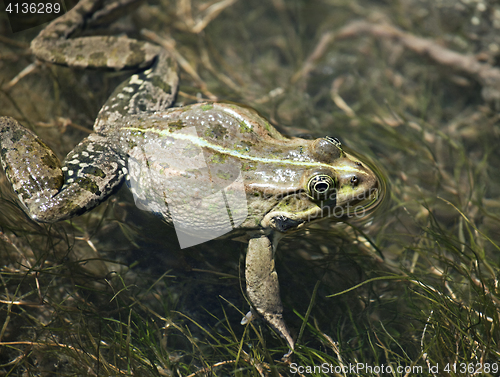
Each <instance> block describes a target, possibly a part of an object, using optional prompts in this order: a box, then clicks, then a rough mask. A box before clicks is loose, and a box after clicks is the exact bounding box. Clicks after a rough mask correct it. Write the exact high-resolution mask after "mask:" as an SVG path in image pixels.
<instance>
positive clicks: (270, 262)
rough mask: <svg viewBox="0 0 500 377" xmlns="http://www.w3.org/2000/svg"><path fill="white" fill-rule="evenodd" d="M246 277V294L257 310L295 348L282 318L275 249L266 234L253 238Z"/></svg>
mask: <svg viewBox="0 0 500 377" xmlns="http://www.w3.org/2000/svg"><path fill="white" fill-rule="evenodd" d="M245 278H246V282H247V294H248V298H249V299H250V302H251V303H252V305H253V307H254V309H255V310H256V311H257V313H259V314H260V315H261V316H262V317H263V318H264V319H265V320H266V321H267V322H268V323H269V324H270V325H271V326H273V327H274V328H275V329H276V331H277V332H278V333H279V334H280V335H281V336H282V337H283V338H285V340H286V341H287V343H288V346H289V347H290V349H291V350H293V349H294V341H293V339H292V337H291V335H290V332H289V331H288V328H287V327H286V324H285V321H284V320H283V305H282V304H281V298H280V288H279V282H278V274H277V273H276V269H275V266H274V251H273V246H272V244H271V241H270V240H269V238H268V237H266V236H260V237H256V238H251V239H250V242H249V243H248V251H247V256H246V267H245Z"/></svg>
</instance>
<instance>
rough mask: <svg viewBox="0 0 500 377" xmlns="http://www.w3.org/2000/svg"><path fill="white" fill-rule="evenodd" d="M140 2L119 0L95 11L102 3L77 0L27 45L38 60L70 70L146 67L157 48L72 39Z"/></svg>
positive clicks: (128, 41)
mask: <svg viewBox="0 0 500 377" xmlns="http://www.w3.org/2000/svg"><path fill="white" fill-rule="evenodd" d="M142 1H143V0H121V1H117V2H115V3H112V4H110V5H108V6H106V7H104V8H103V9H101V10H99V9H100V8H102V3H103V2H102V1H100V0H81V1H80V2H79V3H78V4H77V5H76V6H75V7H74V8H73V9H71V11H69V12H68V13H66V14H65V15H63V16H61V17H59V18H57V19H56V20H54V21H52V22H51V23H50V24H49V26H47V27H46V28H45V29H44V30H42V31H41V32H40V34H39V35H38V36H37V37H36V38H35V39H33V41H32V42H31V50H32V51H33V53H34V54H35V55H36V57H37V58H39V59H41V60H44V61H48V62H51V63H55V64H62V65H68V66H72V67H80V68H86V67H92V68H103V67H107V68H112V69H116V70H121V69H137V68H145V67H148V66H150V65H151V64H152V63H153V60H154V59H155V58H156V56H158V54H159V53H160V51H161V48H160V47H159V46H155V45H152V44H150V43H147V42H142V41H138V40H135V39H130V38H127V37H113V36H107V37H103V36H89V37H80V38H72V36H74V34H76V33H78V32H79V31H81V30H83V29H84V28H86V27H87V26H90V27H92V26H94V25H97V24H99V23H103V22H104V21H108V22H109V19H110V18H116V17H119V16H120V15H121V13H122V12H121V10H122V9H130V8H131V7H134V6H137V5H139V4H140V3H141V2H142ZM97 10H99V11H97ZM96 11H97V12H96ZM108 16H110V17H108Z"/></svg>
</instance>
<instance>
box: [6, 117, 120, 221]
mask: <svg viewBox="0 0 500 377" xmlns="http://www.w3.org/2000/svg"><path fill="white" fill-rule="evenodd" d="M0 151H1V155H0V157H1V158H0V160H1V163H2V166H3V168H4V170H5V173H6V175H7V178H8V179H9V181H10V182H11V184H12V187H13V188H14V191H15V192H16V193H17V195H18V197H19V200H20V201H21V203H22V204H23V205H24V207H25V208H26V212H27V213H28V214H29V215H30V217H31V218H32V219H33V220H36V221H41V222H54V221H59V220H64V219H67V218H70V217H73V216H76V215H78V214H81V213H84V212H86V211H88V210H89V209H91V208H93V207H95V206H96V205H97V204H99V203H100V202H101V201H103V200H105V199H106V198H107V197H108V196H109V195H110V194H112V193H113V192H114V190H115V189H117V188H118V187H119V185H120V184H121V183H122V182H123V177H124V173H125V172H126V170H125V161H124V160H123V158H122V157H121V156H120V155H119V154H118V153H116V152H115V151H114V150H113V149H112V148H111V146H110V145H109V143H107V142H106V141H105V139H104V138H103V137H101V136H99V135H97V134H92V135H90V136H89V137H87V138H86V139H85V140H83V141H82V142H81V143H80V144H79V145H77V146H76V147H75V149H73V150H72V151H71V152H70V153H69V154H68V156H67V157H66V159H65V161H64V162H63V165H62V166H61V163H60V162H59V160H58V158H57V156H56V155H55V154H54V152H53V151H52V150H51V149H50V148H49V147H48V146H47V145H45V143H43V142H42V141H41V140H40V139H39V138H38V137H37V136H36V135H35V134H34V133H33V132H31V131H29V130H27V129H26V128H24V127H23V126H22V125H21V124H20V123H19V122H17V121H16V120H15V119H13V118H9V117H0Z"/></svg>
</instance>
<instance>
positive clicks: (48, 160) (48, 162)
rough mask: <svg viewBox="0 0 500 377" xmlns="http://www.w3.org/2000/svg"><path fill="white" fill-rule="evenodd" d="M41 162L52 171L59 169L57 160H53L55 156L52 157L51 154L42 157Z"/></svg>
mask: <svg viewBox="0 0 500 377" xmlns="http://www.w3.org/2000/svg"><path fill="white" fill-rule="evenodd" d="M41 160H42V162H43V164H44V165H45V166H46V167H48V168H50V169H52V170H54V169H57V168H58V167H59V163H58V161H57V159H56V158H55V156H52V155H51V154H46V155H45V156H43V157H42V159H41Z"/></svg>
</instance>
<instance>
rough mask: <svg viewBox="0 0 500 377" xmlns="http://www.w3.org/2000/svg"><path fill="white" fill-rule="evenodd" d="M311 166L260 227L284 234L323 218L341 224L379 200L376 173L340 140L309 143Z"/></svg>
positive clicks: (374, 204)
mask: <svg viewBox="0 0 500 377" xmlns="http://www.w3.org/2000/svg"><path fill="white" fill-rule="evenodd" d="M308 154H309V155H310V157H311V161H312V163H311V166H309V167H307V168H306V169H303V170H301V177H300V180H297V182H296V187H295V188H294V190H287V192H284V193H283V194H282V195H281V197H280V198H279V199H278V200H277V202H276V205H275V206H274V207H273V209H272V210H271V211H269V212H268V213H267V214H266V215H265V216H264V218H263V219H262V222H261V225H262V226H263V227H265V228H271V229H273V230H276V231H278V232H281V233H284V232H289V231H293V230H296V229H299V228H301V227H302V226H304V225H305V224H307V223H309V222H312V221H316V220H319V219H322V218H327V217H333V218H336V219H337V220H339V221H345V220H348V219H350V218H360V217H363V216H364V215H365V214H366V212H367V211H368V209H370V210H371V209H373V208H374V207H375V206H376V205H377V203H378V202H379V201H378V198H379V180H378V178H377V176H376V174H375V173H374V172H373V171H372V170H371V169H370V168H369V167H368V166H366V165H365V164H364V163H363V162H361V161H360V160H359V159H358V158H356V157H355V156H353V155H352V154H349V153H346V152H345V151H344V150H343V148H342V146H341V144H340V142H339V141H338V139H334V138H330V137H325V138H321V139H316V140H314V141H312V142H310V144H309V146H308Z"/></svg>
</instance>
